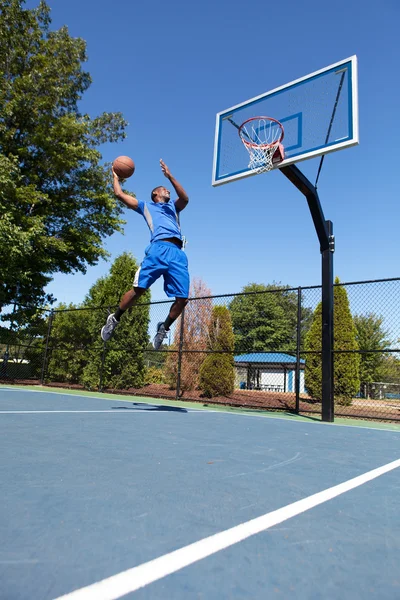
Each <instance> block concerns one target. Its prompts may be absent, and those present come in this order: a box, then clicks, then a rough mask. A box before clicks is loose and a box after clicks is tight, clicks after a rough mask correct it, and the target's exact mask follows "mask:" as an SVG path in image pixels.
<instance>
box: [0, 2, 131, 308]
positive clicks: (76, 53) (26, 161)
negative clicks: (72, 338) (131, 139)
mask: <svg viewBox="0 0 400 600" xmlns="http://www.w3.org/2000/svg"><path fill="white" fill-rule="evenodd" d="M23 6H24V1H23V0H0V38H1V44H0V213H1V220H0V264H1V266H2V268H1V271H2V272H1V281H0V308H1V307H2V306H6V305H9V304H11V303H13V302H14V301H15V302H17V303H18V304H19V305H26V304H29V305H43V304H45V303H46V302H49V301H53V299H52V297H50V296H47V297H46V295H45V292H44V288H45V286H46V285H47V284H48V283H49V281H51V278H52V275H53V274H54V273H56V272H63V273H73V272H76V271H81V272H85V270H86V268H87V266H88V265H94V264H96V263H97V262H98V260H99V259H100V258H103V257H105V256H107V252H106V250H105V249H104V248H103V245H102V244H103V239H104V238H105V237H107V236H110V235H111V234H112V233H114V232H115V231H120V230H121V225H122V223H123V221H122V220H121V218H120V215H121V210H122V209H121V207H120V205H119V204H117V203H116V201H115V199H114V196H113V194H112V189H111V180H110V176H109V169H107V168H106V167H105V166H104V165H102V164H101V158H102V157H101V154H100V151H99V150H98V147H99V145H100V144H103V143H105V142H117V141H119V140H122V139H123V138H124V137H125V133H124V129H125V127H126V123H125V120H124V119H123V117H122V115H121V114H120V113H103V114H101V115H100V116H98V117H94V118H91V117H90V116H89V115H87V114H81V113H80V111H79V108H78V105H79V101H80V100H81V98H82V96H83V94H84V92H85V91H86V90H87V89H88V88H89V86H90V84H91V78H90V75H89V73H88V72H86V71H84V70H83V68H82V63H84V62H85V61H86V60H87V56H86V43H85V41H84V40H82V39H79V38H72V37H71V36H70V35H69V32H68V29H67V27H61V29H59V30H57V31H50V23H51V20H50V9H49V6H48V5H47V4H46V2H44V1H42V2H40V4H39V6H38V7H37V8H35V9H30V10H27V9H24V8H23Z"/></svg>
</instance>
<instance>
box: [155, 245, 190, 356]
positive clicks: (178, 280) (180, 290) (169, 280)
mask: <svg viewBox="0 0 400 600" xmlns="http://www.w3.org/2000/svg"><path fill="white" fill-rule="evenodd" d="M189 286H190V279H189V270H188V260H187V256H186V254H185V253H184V252H183V251H182V250H180V249H179V248H177V247H172V248H171V249H170V250H169V262H168V270H167V272H166V273H164V290H165V293H166V294H167V296H169V297H170V298H171V297H174V296H175V302H174V303H173V304H172V306H171V308H170V311H169V314H168V316H167V318H166V319H165V321H164V322H161V323H158V325H157V333H156V336H155V338H154V341H153V346H154V348H155V350H158V349H159V348H160V346H161V344H162V342H163V340H164V339H165V338H166V337H167V335H168V331H169V329H170V327H171V325H172V323H173V322H174V321H176V319H177V318H178V317H179V315H181V314H182V311H183V309H184V308H185V306H186V304H187V303H188V296H189Z"/></svg>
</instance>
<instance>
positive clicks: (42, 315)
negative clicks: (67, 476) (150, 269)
mask: <svg viewBox="0 0 400 600" xmlns="http://www.w3.org/2000/svg"><path fill="white" fill-rule="evenodd" d="M256 287H260V286H256ZM334 297H335V300H334V306H335V316H334V321H335V341H334V355H333V361H334V383H333V385H334V399H335V415H336V416H348V417H358V418H360V417H361V418H373V419H382V420H392V421H397V420H400V302H399V298H400V278H398V279H386V280H375V281H364V282H354V283H345V284H339V283H337V284H335V288H334ZM171 303H172V302H171V301H169V300H168V301H163V302H153V303H140V304H138V305H136V306H134V307H133V308H132V309H130V310H129V311H127V312H126V313H125V314H124V316H123V317H122V319H121V322H120V325H119V326H118V327H117V328H116V330H115V334H114V336H113V337H112V338H111V340H110V341H109V342H107V343H103V342H102V340H101V338H100V330H101V327H102V326H103V325H104V323H105V320H106V318H107V316H108V314H110V312H113V310H114V309H115V307H110V306H109V307H104V306H103V307H91V306H85V307H81V308H76V309H67V310H51V311H36V312H35V313H34V317H32V318H31V319H30V320H29V319H28V320H27V319H26V316H25V318H24V319H22V320H21V314H22V315H24V314H25V313H24V309H23V308H22V307H16V306H14V307H11V309H10V310H9V311H8V312H7V311H3V313H2V321H3V324H2V327H1V328H0V381H1V382H2V383H12V382H20V383H21V382H23V383H34V384H38V383H41V384H44V385H49V386H53V387H54V386H59V387H67V388H75V389H87V390H92V391H101V392H106V391H107V392H118V393H120V394H128V395H136V396H147V397H152V398H169V399H181V400H188V401H195V402H201V403H202V404H211V403H213V404H225V405H230V406H241V407H251V408H259V409H261V410H280V411H288V412H293V413H300V414H307V413H316V414H320V413H321V385H322V381H321V379H322V371H321V369H322V359H321V327H322V320H321V287H320V286H313V287H303V288H302V287H299V288H284V287H282V288H268V289H267V290H265V289H264V290H260V291H257V290H255V291H254V292H251V293H241V294H234V295H222V296H210V297H200V298H191V299H190V300H189V303H188V305H187V307H186V309H185V311H184V313H183V314H182V316H181V317H180V318H179V319H178V320H177V321H176V322H175V323H174V324H173V326H172V327H171V330H170V332H168V336H167V338H166V339H165V340H164V344H163V345H162V347H161V349H160V350H158V351H155V350H154V347H153V344H152V339H153V337H154V335H155V333H156V330H157V324H158V323H159V322H163V321H164V319H165V317H166V316H167V314H168V312H169V309H170V306H171ZM31 313H32V311H31Z"/></svg>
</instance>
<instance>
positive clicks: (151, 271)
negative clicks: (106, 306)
mask: <svg viewBox="0 0 400 600" xmlns="http://www.w3.org/2000/svg"><path fill="white" fill-rule="evenodd" d="M162 272H163V269H162V265H161V266H160V264H159V261H158V260H157V256H156V253H155V252H154V251H152V247H151V246H150V247H148V248H147V249H146V254H145V257H144V259H143V261H142V263H141V265H140V267H139V269H138V270H137V271H136V274H135V280H134V282H133V287H132V289H131V290H129V291H128V292H126V293H125V294H124V295H123V296H122V298H121V301H120V304H119V306H118V308H117V310H116V311H115V313H113V314H111V315H109V316H108V318H107V322H106V324H105V325H104V327H103V328H102V330H101V338H102V340H103V341H104V342H106V341H107V340H109V339H110V337H111V336H112V334H113V331H114V329H115V328H116V327H117V326H118V323H119V321H120V318H121V317H122V315H123V314H124V312H125V311H126V310H128V308H131V306H133V305H134V304H135V303H136V302H137V301H138V299H139V298H140V297H141V296H142V295H143V294H144V293H145V291H146V290H148V289H149V287H150V286H151V285H153V283H154V282H155V281H156V280H157V279H158V278H159V277H160V275H162Z"/></svg>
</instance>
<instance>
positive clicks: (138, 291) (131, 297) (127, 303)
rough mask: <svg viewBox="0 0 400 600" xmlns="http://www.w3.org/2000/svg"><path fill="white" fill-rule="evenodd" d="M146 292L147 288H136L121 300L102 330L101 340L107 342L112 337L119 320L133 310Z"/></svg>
mask: <svg viewBox="0 0 400 600" xmlns="http://www.w3.org/2000/svg"><path fill="white" fill-rule="evenodd" d="M145 291H146V288H141V287H134V288H132V289H131V290H129V291H128V292H126V294H124V295H123V296H122V298H121V302H120V303H119V306H118V308H117V310H116V311H115V313H112V314H111V315H108V317H107V321H106V324H105V325H104V326H103V327H102V329H101V339H102V340H103V342H107V340H109V339H110V337H111V336H112V334H113V332H114V329H115V328H116V327H117V326H118V324H119V320H120V318H121V317H122V315H123V314H124V312H125V311H126V310H128V308H131V306H133V305H134V304H135V303H136V302H137V301H138V300H139V298H140V296H142V295H143V294H144V293H145Z"/></svg>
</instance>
